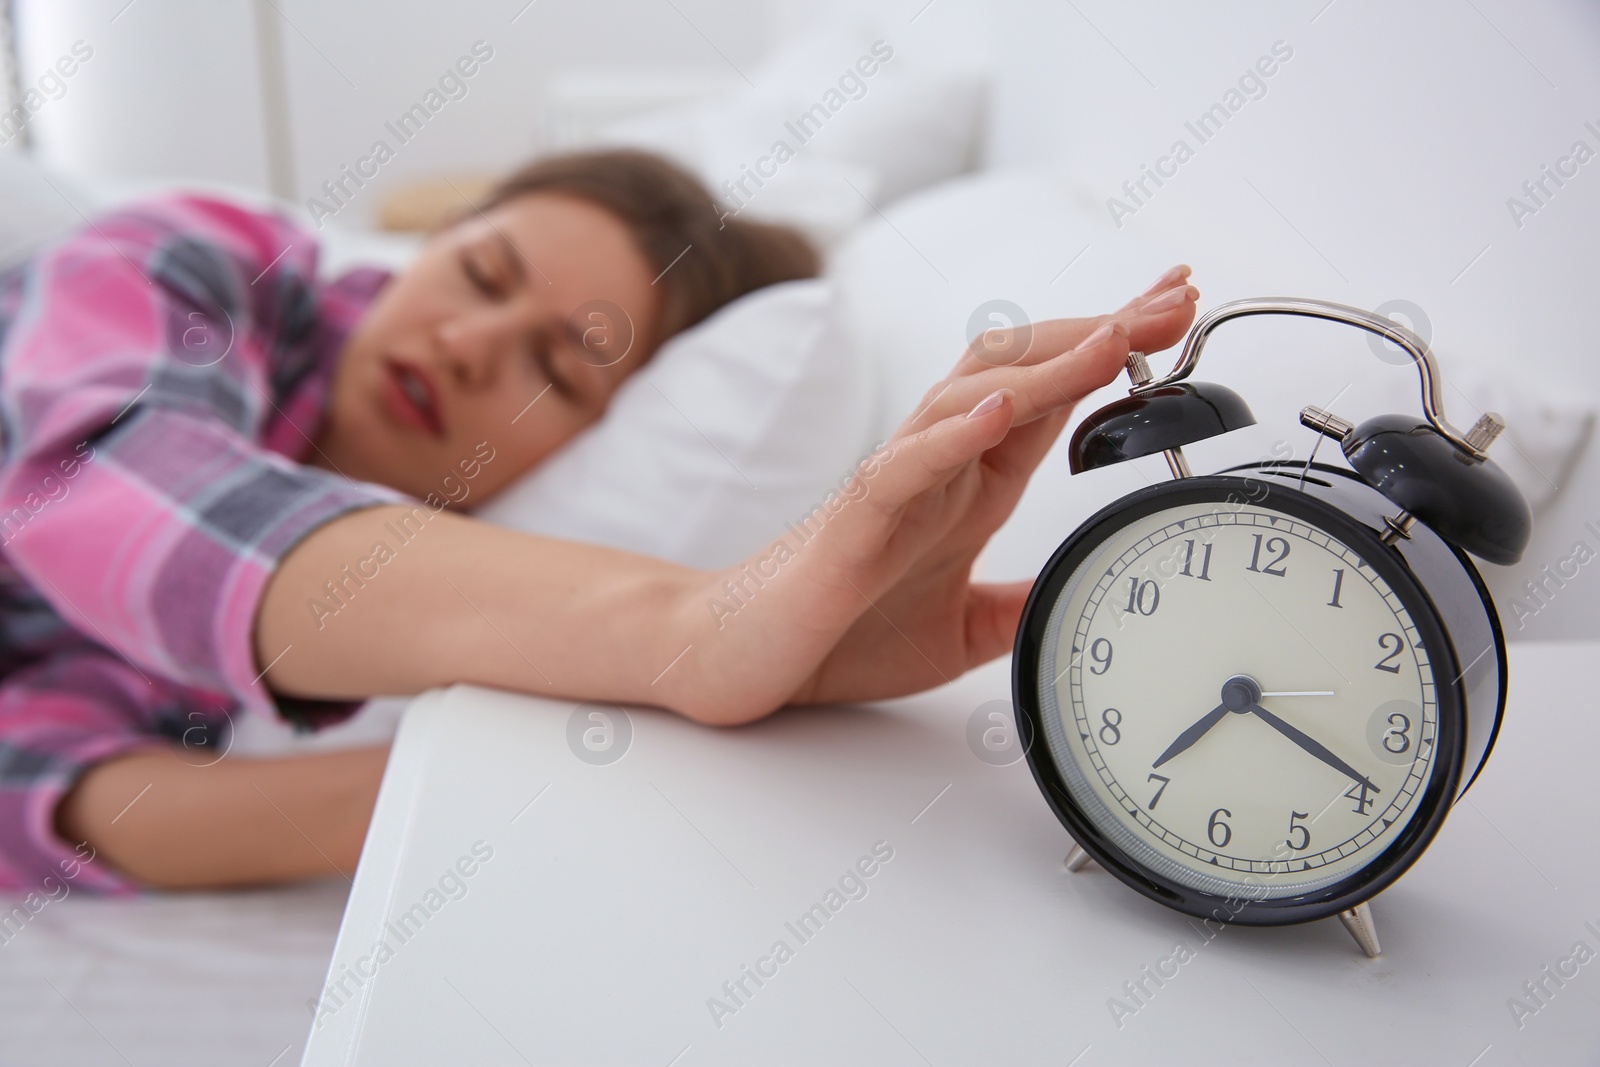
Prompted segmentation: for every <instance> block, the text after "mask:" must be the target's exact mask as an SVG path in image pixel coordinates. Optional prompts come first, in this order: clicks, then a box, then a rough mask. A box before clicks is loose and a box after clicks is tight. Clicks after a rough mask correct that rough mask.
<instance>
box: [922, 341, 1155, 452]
mask: <svg viewBox="0 0 1600 1067" xmlns="http://www.w3.org/2000/svg"><path fill="white" fill-rule="evenodd" d="M1129 336H1130V330H1129V327H1128V325H1127V324H1126V323H1123V322H1122V321H1120V320H1112V321H1109V322H1106V323H1103V324H1102V325H1101V326H1100V328H1099V329H1098V330H1096V331H1094V332H1093V333H1092V334H1091V335H1089V336H1088V337H1085V338H1084V339H1083V340H1082V342H1081V343H1080V344H1079V345H1078V346H1077V347H1076V348H1074V349H1072V350H1071V351H1069V352H1063V353H1061V354H1060V355H1058V356H1056V357H1055V358H1054V359H1051V360H1049V361H1048V362H1044V363H1040V364H1035V365H1029V366H1016V367H991V368H989V369H987V370H984V371H981V372H978V373H975V374H966V375H961V376H958V377H953V378H947V379H945V380H944V381H942V382H940V383H939V384H938V385H937V386H935V387H934V388H933V389H931V390H929V392H928V394H927V396H925V397H924V398H923V402H922V404H921V405H919V406H918V408H917V410H916V411H915V412H914V413H913V414H912V415H911V417H910V418H908V419H907V420H906V421H905V422H904V423H903V424H901V427H900V430H899V432H900V433H902V434H910V433H916V432H918V431H920V430H923V429H926V428H927V427H929V426H932V425H934V424H935V423H937V422H939V421H940V420H941V419H946V418H949V417H950V416H951V415H954V414H957V413H959V412H962V411H965V410H967V409H968V408H970V407H971V406H972V405H973V404H976V403H977V402H978V401H979V400H980V399H982V398H983V397H984V396H987V395H988V394H989V393H992V392H993V391H994V390H996V389H1001V388H1005V389H1010V390H1012V391H1014V392H1015V393H1016V394H1017V412H1016V420H1015V421H1016V422H1017V423H1018V424H1021V423H1028V422H1032V421H1033V420H1034V419H1037V418H1039V417H1040V416H1041V415H1044V414H1047V413H1049V412H1051V411H1054V410H1057V409H1060V408H1062V407H1069V406H1071V405H1072V404H1075V403H1077V402H1078V401H1079V400H1080V399H1082V398H1083V397H1085V396H1087V395H1088V394H1090V393H1092V392H1094V391H1095V390H1096V389H1098V388H1100V387H1101V386H1102V385H1105V384H1106V383H1107V382H1109V381H1111V380H1112V379H1113V378H1115V377H1116V376H1117V374H1118V372H1119V371H1120V370H1121V369H1122V367H1123V365H1124V364H1125V363H1126V361H1127V355H1128V338H1129Z"/></svg>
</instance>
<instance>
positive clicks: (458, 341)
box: [438, 315, 514, 389]
mask: <svg viewBox="0 0 1600 1067" xmlns="http://www.w3.org/2000/svg"><path fill="white" fill-rule="evenodd" d="M438 341H439V349H440V352H441V353H442V355H443V362H444V367H445V369H446V371H447V372H448V373H449V375H450V376H451V378H452V379H454V381H455V382H456V383H457V384H458V385H460V386H462V387H463V388H468V389H471V388H484V387H487V386H490V385H493V384H494V381H495V378H496V377H497V376H498V374H499V373H500V366H501V364H502V363H503V362H504V361H505V358H506V355H507V354H508V353H509V352H510V350H511V348H512V346H513V344H514V341H513V339H512V335H511V330H510V329H509V327H508V326H507V325H506V324H505V323H501V322H498V321H496V320H495V319H494V318H493V317H491V316H487V315H476V316H460V317H457V318H452V319H448V320H446V321H444V322H442V323H440V324H439V328H438Z"/></svg>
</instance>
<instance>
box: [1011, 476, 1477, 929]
mask: <svg viewBox="0 0 1600 1067" xmlns="http://www.w3.org/2000/svg"><path fill="white" fill-rule="evenodd" d="M1233 499H1234V500H1235V501H1238V500H1239V498H1238V497H1237V496H1235V497H1234V498H1233ZM1296 510H1297V511H1298V510H1299V509H1296ZM1040 607H1041V608H1042V607H1043V605H1041V606H1040ZM1427 632H1429V633H1433V632H1436V631H1435V630H1434V629H1433V628H1432V627H1428V628H1427ZM1444 662H1450V660H1448V659H1446V660H1445V661H1444ZM1441 669H1444V668H1441ZM1448 680H1449V679H1448V678H1446V679H1445V681H1446V682H1448ZM1037 687H1038V705H1039V724H1040V729H1041V732H1042V733H1043V735H1044V738H1045V742H1046V746H1047V750H1048V758H1049V759H1050V760H1051V761H1053V763H1054V765H1055V768H1056V770H1057V771H1058V772H1059V775H1060V778H1061V779H1062V781H1063V782H1064V784H1065V785H1066V787H1067V789H1068V791H1069V792H1070V794H1071V796H1072V798H1073V800H1074V801H1075V802H1076V804H1077V805H1078V808H1079V809H1080V810H1081V812H1082V814H1083V816H1084V817H1085V818H1087V819H1088V820H1089V822H1090V823H1092V824H1093V826H1094V828H1095V829H1096V830H1097V831H1098V832H1099V834H1100V836H1101V837H1102V838H1103V839H1104V840H1105V841H1106V842H1109V843H1110V844H1111V845H1113V846H1115V847H1116V848H1117V849H1119V850H1120V851H1121V852H1122V853H1123V854H1124V855H1125V856H1127V857H1128V858H1129V859H1130V860H1131V861H1133V863H1134V864H1136V865H1137V866H1138V867H1139V868H1141V869H1142V870H1144V871H1147V872H1149V873H1150V874H1153V875H1156V876H1158V877H1159V878H1161V879H1164V880H1165V881H1168V882H1171V883H1175V884H1176V885H1179V886H1185V887H1188V888H1190V889H1193V890H1197V891H1199V892H1201V893H1206V894H1211V895H1214V896H1228V897H1238V898H1243V899H1247V900H1255V901H1268V900H1274V899H1281V898H1285V897H1299V896H1303V895H1305V894H1308V893H1314V892H1315V891H1317V890H1320V889H1325V888H1327V887H1329V886H1332V885H1335V884H1336V883H1339V882H1341V881H1343V880H1345V879H1348V878H1350V877H1351V876H1352V875H1353V874H1355V873H1357V872H1358V871H1360V870H1361V869H1362V868H1363V867H1365V866H1367V865H1368V864H1370V863H1372V862H1373V861H1374V860H1375V859H1377V858H1378V857H1379V856H1380V855H1381V854H1383V853H1384V852H1385V851H1386V850H1387V849H1389V848H1390V847H1391V846H1392V845H1394V844H1395V843H1396V842H1397V841H1399V840H1401V839H1402V837H1404V836H1405V835H1406V830H1407V827H1408V825H1410V823H1411V822H1412V821H1413V820H1414V819H1419V813H1422V811H1423V808H1424V807H1425V806H1426V805H1425V804H1424V803H1423V799H1424V797H1425V796H1432V795H1436V794H1437V790H1435V791H1434V793H1433V794H1429V793H1428V787H1429V784H1430V782H1432V781H1433V780H1434V779H1435V777H1436V776H1437V775H1439V774H1448V771H1449V768H1448V767H1447V766H1446V764H1447V763H1448V762H1449V761H1448V760H1445V759H1438V758H1436V757H1437V756H1438V749H1439V745H1438V742H1439V719H1440V713H1439V702H1438V691H1437V683H1436V680H1435V677H1434V666H1433V660H1432V659H1431V658H1430V654H1429V649H1428V648H1427V647H1426V643H1425V641H1424V638H1423V634H1422V632H1420V631H1419V628H1418V623H1417V620H1416V619H1415V618H1413V615H1412V612H1411V611H1410V610H1409V609H1408V607H1407V606H1406V604H1404V603H1402V600H1401V597H1400V596H1399V595H1398V594H1397V593H1396V591H1395V590H1394V589H1393V588H1392V587H1391V586H1390V584H1389V583H1388V582H1386V581H1385V579H1384V577H1383V576H1382V575H1381V574H1380V573H1379V572H1378V571H1377V570H1375V569H1374V567H1373V566H1372V565H1371V564H1370V563H1369V562H1368V561H1367V560H1365V559H1363V558H1362V556H1361V555H1360V554H1358V553H1357V552H1356V551H1355V550H1354V549H1353V548H1351V547H1350V546H1349V545H1348V544H1346V543H1344V542H1342V541H1341V540H1340V539H1339V538H1338V537H1335V536H1334V535H1332V534H1330V533H1329V532H1328V531H1327V530H1324V529H1321V528H1319V527H1318V526H1317V525H1315V524H1314V523H1312V522H1310V521H1308V520H1307V519H1306V518H1304V517H1297V516H1296V515H1292V514H1289V513H1287V512H1284V511H1278V510H1274V509H1273V508H1271V507H1268V506H1265V505H1262V506H1257V505H1253V504H1249V503H1239V502H1234V503H1225V502H1223V501H1221V500H1200V501H1193V500H1192V499H1191V502H1188V503H1181V504H1175V505H1169V506H1166V507H1164V508H1162V509H1161V510H1157V511H1154V512H1153V513H1149V514H1145V515H1143V516H1142V517H1140V518H1137V519H1135V520H1133V521H1131V522H1128V523H1126V524H1124V525H1121V526H1120V527H1119V528H1117V529H1116V530H1115V532H1113V533H1111V534H1110V535H1109V536H1108V537H1106V538H1105V539H1104V540H1102V541H1100V542H1099V543H1098V545H1096V546H1095V547H1094V548H1093V549H1092V550H1091V551H1089V552H1088V554H1087V555H1086V556H1084V557H1083V558H1082V560H1081V562H1080V563H1079V564H1078V565H1077V566H1076V568H1075V569H1074V571H1073V573H1072V574H1071V576H1070V577H1069V578H1068V579H1067V581H1066V583H1065V585H1063V586H1062V587H1061V589H1060V592H1059V593H1058V595H1057V597H1056V599H1055V600H1054V602H1053V604H1051V605H1049V614H1048V618H1047V622H1046V626H1045V629H1044V637H1043V642H1042V646H1041V648H1040V649H1039V670H1038V675H1037ZM1451 736H1452V737H1453V736H1454V735H1453V734H1452V735H1451ZM1423 814H1424V816H1425V814H1426V813H1423ZM1412 836H1415V835H1414V834H1413V835H1412Z"/></svg>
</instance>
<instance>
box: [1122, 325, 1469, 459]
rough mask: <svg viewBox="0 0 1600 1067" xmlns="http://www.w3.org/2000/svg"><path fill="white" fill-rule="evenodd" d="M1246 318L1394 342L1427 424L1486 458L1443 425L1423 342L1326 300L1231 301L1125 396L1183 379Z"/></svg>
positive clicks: (1433, 369) (1435, 370)
mask: <svg viewBox="0 0 1600 1067" xmlns="http://www.w3.org/2000/svg"><path fill="white" fill-rule="evenodd" d="M1248 315H1302V316H1305V317H1307V318H1313V319H1327V320H1329V321H1330V322H1342V323H1345V324H1346V325H1349V326H1356V327H1359V328H1360V329H1363V330H1366V331H1367V332H1369V333H1374V334H1377V335H1378V336H1379V337H1382V338H1384V339H1385V340H1388V341H1393V342H1394V343H1395V344H1397V345H1399V346H1400V347H1401V348H1402V349H1404V350H1405V352H1406V354H1407V355H1409V356H1410V357H1411V360H1412V362H1413V363H1415V364H1416V365H1417V374H1418V376H1419V377H1420V378H1421V379H1422V413H1423V414H1424V415H1425V416H1427V419H1428V423H1429V424H1430V425H1431V426H1432V427H1433V428H1434V429H1435V430H1437V431H1439V434H1440V436H1442V437H1443V438H1444V439H1445V440H1447V441H1449V442H1450V443H1451V444H1452V445H1454V446H1455V447H1456V448H1458V449H1460V450H1461V452H1462V453H1464V454H1465V455H1466V456H1467V457H1470V458H1471V459H1473V460H1483V459H1485V458H1487V452H1486V451H1485V449H1487V447H1488V445H1487V443H1484V444H1482V445H1481V446H1480V444H1479V440H1478V439H1479V435H1477V434H1471V433H1469V434H1462V433H1461V432H1460V431H1458V430H1457V429H1456V428H1455V427H1453V426H1451V425H1450V423H1449V422H1447V421H1446V420H1445V417H1444V409H1443V407H1442V406H1441V404H1440V401H1439V367H1438V365H1437V364H1435V363H1434V361H1433V353H1431V352H1430V351H1429V350H1428V343H1427V342H1426V341H1424V340H1423V339H1422V338H1420V337H1418V336H1417V335H1416V334H1414V333H1412V332H1411V331H1410V330H1408V329H1406V328H1405V327H1404V326H1401V325H1400V324H1399V323H1397V322H1395V321H1394V320H1392V319H1386V318H1384V317H1383V316H1382V315H1375V314H1373V313H1372V312H1370V311H1363V310H1362V309H1361V308H1356V307H1350V306H1349V305H1346V304H1335V303H1333V302H1332V301H1329V300H1311V299H1309V298H1305V297H1293V296H1278V297H1254V298H1252V299H1249V300H1233V301H1230V302H1228V303H1226V304H1219V305H1218V306H1216V307H1214V308H1212V309H1211V310H1210V311H1208V312H1206V313H1205V314H1204V315H1202V316H1201V317H1200V318H1199V320H1198V321H1196V322H1195V324H1194V327H1193V328H1192V329H1190V331H1189V338H1188V340H1187V341H1185V342H1184V345H1183V354H1182V355H1181V356H1180V357H1179V358H1178V364H1177V366H1176V367H1174V368H1173V369H1172V372H1171V373H1170V374H1168V375H1166V376H1165V377H1163V378H1156V379H1155V380H1153V381H1149V382H1145V383H1144V384H1142V385H1137V386H1135V387H1134V388H1133V389H1131V390H1130V392H1131V393H1132V394H1133V395H1134V396H1141V395H1144V394H1146V393H1149V392H1152V391H1154V390H1156V389H1159V388H1161V387H1162V386H1166V385H1171V384H1172V383H1173V382H1177V381H1181V380H1182V379H1184V378H1187V377H1188V376H1189V374H1190V372H1192V371H1193V370H1194V368H1195V365H1196V364H1197V363H1199V362H1200V350H1201V349H1202V348H1204V347H1205V343H1206V340H1207V338H1209V337H1210V336H1211V333H1212V331H1213V330H1215V329H1216V328H1217V327H1218V326H1221V325H1222V324H1223V323H1224V322H1227V321H1228V320H1229V319H1237V318H1244V317H1245V316H1248ZM1491 439H1492V438H1491Z"/></svg>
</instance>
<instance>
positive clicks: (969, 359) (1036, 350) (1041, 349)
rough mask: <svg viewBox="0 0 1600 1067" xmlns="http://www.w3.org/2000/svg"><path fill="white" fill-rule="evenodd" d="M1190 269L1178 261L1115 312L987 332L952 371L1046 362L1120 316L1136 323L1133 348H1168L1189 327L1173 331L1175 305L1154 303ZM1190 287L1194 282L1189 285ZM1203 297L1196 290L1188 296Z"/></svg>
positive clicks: (1184, 325) (1183, 280)
mask: <svg viewBox="0 0 1600 1067" xmlns="http://www.w3.org/2000/svg"><path fill="white" fill-rule="evenodd" d="M1188 277H1189V268H1188V266H1187V265H1185V264H1179V265H1178V266H1176V267H1173V268H1172V269H1171V270H1169V271H1167V272H1166V273H1165V274H1163V275H1162V276H1161V277H1160V278H1158V279H1156V284H1155V285H1152V286H1151V287H1150V288H1149V289H1148V290H1147V291H1145V292H1144V293H1141V294H1140V295H1139V296H1136V297H1134V298H1133V299H1132V300H1130V301H1128V302H1127V303H1126V304H1124V305H1123V306H1122V307H1121V308H1120V309H1119V310H1118V311H1116V312H1115V313H1114V314H1111V315H1093V316H1089V317H1088V318H1081V319H1046V320H1044V321H1042V322H1034V323H1023V324H1021V325H1018V326H1013V327H1009V328H1006V329H994V330H985V331H984V332H983V333H981V334H979V335H978V336H977V337H975V338H973V340H972V343H971V344H969V345H968V346H967V350H966V352H965V353H963V355H962V357H961V359H960V360H958V361H957V363H956V366H955V368H954V370H953V371H952V372H951V373H952V375H956V374H970V373H973V372H976V371H981V370H983V369H984V368H986V367H1010V366H1023V365H1027V364H1033V363H1041V362H1043V361H1044V360H1047V359H1049V358H1051V357H1052V356H1055V355H1058V354H1059V353H1061V352H1065V351H1067V350H1069V349H1072V348H1076V347H1077V346H1078V345H1079V344H1081V343H1082V342H1083V339H1084V338H1085V337H1087V336H1089V334H1091V333H1093V332H1094V331H1095V330H1096V329H1098V328H1099V327H1100V326H1102V325H1104V324H1105V322H1106V321H1107V320H1109V319H1113V318H1120V319H1122V320H1123V321H1125V322H1127V323H1129V325H1130V326H1131V327H1135V328H1136V329H1135V333H1134V336H1133V338H1132V342H1133V346H1134V348H1136V349H1139V350H1140V351H1143V352H1159V351H1161V350H1162V349H1165V348H1170V347H1171V346H1172V345H1174V344H1176V343H1177V342H1178V341H1179V340H1181V339H1182V337H1183V334H1184V332H1185V331H1186V330H1187V329H1188V323H1187V321H1184V322H1182V324H1181V326H1180V327H1179V329H1178V330H1177V331H1176V332H1174V331H1173V329H1172V327H1173V324H1174V322H1175V321H1176V320H1174V319H1173V318H1172V317H1171V312H1172V310H1173V309H1174V307H1176V306H1177V305H1167V306H1164V307H1156V308H1154V309H1153V310H1152V305H1153V304H1154V303H1155V302H1156V301H1158V300H1159V299H1161V298H1162V297H1164V296H1167V295H1169V294H1170V293H1171V291H1172V290H1173V289H1181V288H1183V286H1186V285H1187V284H1188ZM1189 288H1190V289H1192V288H1193V286H1189ZM1198 295H1199V293H1198V291H1195V292H1194V293H1193V294H1192V295H1191V297H1190V299H1194V298H1195V297H1197V296H1198Z"/></svg>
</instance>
